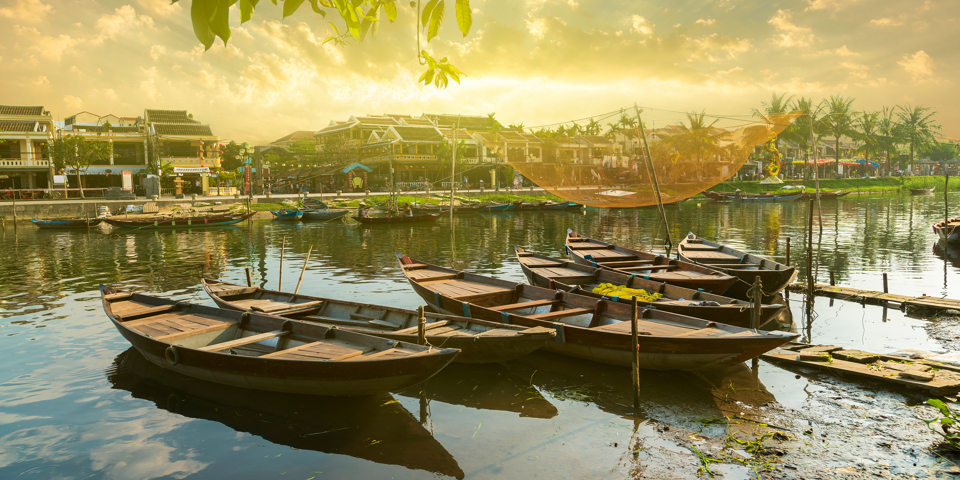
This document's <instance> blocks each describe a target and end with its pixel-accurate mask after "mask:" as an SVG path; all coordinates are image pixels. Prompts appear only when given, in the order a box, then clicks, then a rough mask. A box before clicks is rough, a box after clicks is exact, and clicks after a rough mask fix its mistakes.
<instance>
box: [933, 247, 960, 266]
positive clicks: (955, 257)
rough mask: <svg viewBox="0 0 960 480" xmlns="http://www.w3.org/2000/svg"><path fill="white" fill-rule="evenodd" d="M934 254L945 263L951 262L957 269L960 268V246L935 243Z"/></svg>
mask: <svg viewBox="0 0 960 480" xmlns="http://www.w3.org/2000/svg"><path fill="white" fill-rule="evenodd" d="M933 254H934V255H936V256H937V257H938V258H940V259H941V260H943V261H945V262H950V264H951V265H953V266H954V267H955V268H960V246H957V245H951V244H949V243H944V242H940V241H938V242H934V244H933Z"/></svg>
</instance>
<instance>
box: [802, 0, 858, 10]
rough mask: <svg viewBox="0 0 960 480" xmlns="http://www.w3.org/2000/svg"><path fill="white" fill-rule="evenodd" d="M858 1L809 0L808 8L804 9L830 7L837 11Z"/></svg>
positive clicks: (824, 8) (825, 8)
mask: <svg viewBox="0 0 960 480" xmlns="http://www.w3.org/2000/svg"><path fill="white" fill-rule="evenodd" d="M858 1H859V0H807V3H809V5H807V8H805V9H804V11H810V10H827V9H830V10H833V11H835V12H836V11H837V10H842V9H844V8H847V7H849V6H851V5H853V4H855V3H857V2H858Z"/></svg>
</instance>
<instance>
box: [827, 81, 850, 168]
mask: <svg viewBox="0 0 960 480" xmlns="http://www.w3.org/2000/svg"><path fill="white" fill-rule="evenodd" d="M853 101H854V99H853V98H850V99H847V98H844V97H843V95H834V96H831V97H830V98H829V99H827V100H824V101H823V102H822V103H821V105H823V106H824V107H825V110H826V114H825V115H824V116H823V118H822V119H820V128H821V130H822V131H823V132H824V133H825V134H827V135H829V136H831V137H833V141H834V149H833V152H834V155H835V157H836V158H835V159H834V165H836V167H837V174H839V173H840V137H844V136H846V137H852V135H854V134H855V131H854V129H853V122H854V120H855V119H856V117H857V114H856V113H854V112H853V111H852V110H851V108H850V107H851V105H853Z"/></svg>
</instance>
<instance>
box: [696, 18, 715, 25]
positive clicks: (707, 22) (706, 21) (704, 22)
mask: <svg viewBox="0 0 960 480" xmlns="http://www.w3.org/2000/svg"><path fill="white" fill-rule="evenodd" d="M696 23H697V25H706V26H710V25H713V24H714V23H717V21H716V20H715V19H713V18H707V19H703V18H701V19H699V20H697V22H696Z"/></svg>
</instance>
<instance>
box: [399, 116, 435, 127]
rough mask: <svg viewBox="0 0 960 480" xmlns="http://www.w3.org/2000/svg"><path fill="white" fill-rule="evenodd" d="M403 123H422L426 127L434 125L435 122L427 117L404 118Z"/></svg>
mask: <svg viewBox="0 0 960 480" xmlns="http://www.w3.org/2000/svg"><path fill="white" fill-rule="evenodd" d="M403 123H404V124H406V125H422V126H425V127H432V126H433V122H431V121H430V120H429V119H426V118H404V119H403Z"/></svg>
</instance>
